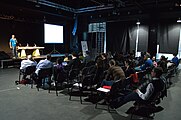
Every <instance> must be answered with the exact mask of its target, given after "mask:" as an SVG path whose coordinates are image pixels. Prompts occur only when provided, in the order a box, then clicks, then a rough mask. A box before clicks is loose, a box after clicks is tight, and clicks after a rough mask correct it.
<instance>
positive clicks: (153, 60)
mask: <svg viewBox="0 0 181 120" xmlns="http://www.w3.org/2000/svg"><path fill="white" fill-rule="evenodd" d="M152 62H153V66H154V67H157V62H156V58H155V56H153V57H152Z"/></svg>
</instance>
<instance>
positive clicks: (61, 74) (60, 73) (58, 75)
mask: <svg viewBox="0 0 181 120" xmlns="http://www.w3.org/2000/svg"><path fill="white" fill-rule="evenodd" d="M64 79H66V71H65V70H64V69H63V68H62V70H60V69H57V67H54V80H55V81H63V80H64Z"/></svg>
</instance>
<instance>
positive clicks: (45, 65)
mask: <svg viewBox="0 0 181 120" xmlns="http://www.w3.org/2000/svg"><path fill="white" fill-rule="evenodd" d="M50 60H51V55H50V54H48V55H47V56H46V59H44V60H40V62H39V63H38V64H37V66H36V71H35V75H34V76H33V77H34V80H35V82H36V84H37V87H38V88H39V87H41V85H42V78H40V77H38V75H39V74H38V73H39V71H40V70H41V69H46V68H52V69H53V63H52V62H51V61H50ZM52 71H53V70H52Z"/></svg>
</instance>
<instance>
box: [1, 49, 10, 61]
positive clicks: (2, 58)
mask: <svg viewBox="0 0 181 120" xmlns="http://www.w3.org/2000/svg"><path fill="white" fill-rule="evenodd" d="M5 59H10V56H9V55H8V54H7V53H5V52H4V51H0V60H5Z"/></svg>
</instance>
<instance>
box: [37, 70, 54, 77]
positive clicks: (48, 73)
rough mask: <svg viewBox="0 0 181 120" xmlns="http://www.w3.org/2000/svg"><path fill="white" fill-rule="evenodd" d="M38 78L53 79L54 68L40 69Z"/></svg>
mask: <svg viewBox="0 0 181 120" xmlns="http://www.w3.org/2000/svg"><path fill="white" fill-rule="evenodd" d="M38 76H39V77H41V78H46V77H51V76H52V68H44V69H40V71H39V72H38Z"/></svg>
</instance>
